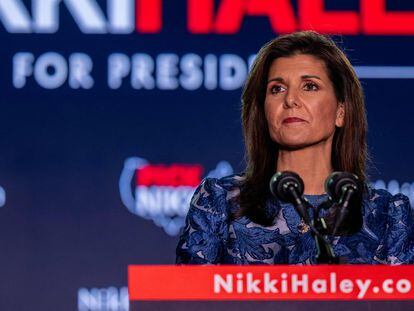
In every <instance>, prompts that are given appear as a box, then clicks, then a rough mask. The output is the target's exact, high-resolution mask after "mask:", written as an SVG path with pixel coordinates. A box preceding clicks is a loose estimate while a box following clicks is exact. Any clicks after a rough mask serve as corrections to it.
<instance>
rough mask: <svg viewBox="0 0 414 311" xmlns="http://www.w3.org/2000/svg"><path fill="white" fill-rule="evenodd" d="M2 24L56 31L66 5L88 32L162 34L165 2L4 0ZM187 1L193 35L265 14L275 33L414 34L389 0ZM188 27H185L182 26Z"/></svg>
mask: <svg viewBox="0 0 414 311" xmlns="http://www.w3.org/2000/svg"><path fill="white" fill-rule="evenodd" d="M3 2H4V5H0V23H2V24H3V26H4V27H5V29H6V30H7V31H8V32H10V33H55V32H57V31H58V29H59V28H60V15H59V10H60V6H61V5H62V6H63V5H64V6H66V9H67V11H68V12H69V14H70V15H71V16H72V17H73V19H74V21H75V23H76V24H77V25H78V27H79V29H80V31H81V32H83V33H86V34H107V33H112V34H126V33H133V32H137V33H143V34H158V33H160V32H161V31H162V29H163V26H164V25H163V24H164V15H165V12H163V1H162V0H124V1H119V0H107V1H106V2H107V5H106V6H107V12H106V14H105V12H104V10H102V8H101V7H100V6H99V5H98V2H97V0H90V1H78V0H65V1H64V2H63V3H62V4H61V3H60V1H43V0H32V5H31V7H32V14H31V15H32V16H31V15H30V13H29V9H28V7H26V6H25V5H24V2H22V1H21V0H3ZM297 3H298V5H297V12H296V13H297V14H295V11H294V8H293V6H292V3H291V1H290V0H221V1H215V0H187V30H188V32H190V33H192V34H219V35H220V34H236V33H238V32H239V31H240V29H241V26H242V23H243V21H244V20H245V19H246V18H249V17H251V16H263V17H264V18H267V19H268V20H269V24H270V27H271V29H272V30H273V32H275V33H278V34H280V33H289V32H292V31H297V30H307V29H313V30H316V31H318V32H321V33H329V34H349V35H357V34H366V35H413V34H414V12H413V11H389V10H387V8H386V0H360V1H359V10H355V11H351V10H335V11H332V10H326V9H325V1H324V0H298V1H297ZM183 30H184V29H183Z"/></svg>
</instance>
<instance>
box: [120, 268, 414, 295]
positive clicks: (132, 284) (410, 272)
mask: <svg viewBox="0 0 414 311" xmlns="http://www.w3.org/2000/svg"><path fill="white" fill-rule="evenodd" d="M413 287H414V266H411V265H410V266H408V265H405V266H385V265H384V266H383V265H337V266H336V265H330V266H329V265H318V266H287V265H286V266H284V265H278V266H129V268H128V289H129V299H130V300H132V301H146V300H414V288H413Z"/></svg>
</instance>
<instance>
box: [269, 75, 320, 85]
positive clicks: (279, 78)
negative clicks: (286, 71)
mask: <svg viewBox="0 0 414 311" xmlns="http://www.w3.org/2000/svg"><path fill="white" fill-rule="evenodd" d="M309 78H314V79H318V80H322V79H321V78H320V77H319V76H316V75H303V76H301V79H309ZM273 81H275V82H281V83H283V82H285V80H283V78H282V77H275V78H272V79H269V80H268V81H267V84H269V83H270V82H273Z"/></svg>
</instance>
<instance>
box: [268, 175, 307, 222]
mask: <svg viewBox="0 0 414 311" xmlns="http://www.w3.org/2000/svg"><path fill="white" fill-rule="evenodd" d="M269 186H270V192H271V193H272V194H273V196H275V197H276V198H277V199H279V200H280V201H282V202H285V203H291V204H293V206H294V207H295V209H296V211H297V213H298V214H299V216H301V217H302V218H303V220H304V221H305V223H306V224H308V225H310V224H311V222H310V218H309V214H308V211H307V207H308V205H309V204H308V203H307V202H306V201H305V199H304V198H303V191H304V184H303V180H302V178H300V176H299V175H298V174H296V173H294V172H290V171H284V172H277V173H276V174H274V175H273V176H272V178H271V179H270V184H269Z"/></svg>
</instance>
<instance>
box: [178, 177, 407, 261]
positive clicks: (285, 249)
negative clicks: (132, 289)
mask: <svg viewBox="0 0 414 311" xmlns="http://www.w3.org/2000/svg"><path fill="white" fill-rule="evenodd" d="M243 179H244V177H243V175H231V176H228V177H224V178H221V179H215V178H206V179H205V180H204V181H203V182H202V183H201V184H200V186H199V187H198V188H197V190H196V191H195V193H194V196H193V198H192V200H191V205H190V209H189V211H188V214H187V218H186V224H185V227H184V231H183V233H182V235H181V237H180V239H179V242H178V246H177V260H176V262H177V263H178V264H239V265H240V264H243V265H244V264H314V263H315V255H316V245H315V241H314V238H313V237H312V234H311V232H310V230H308V231H306V232H305V231H304V230H300V228H301V227H300V226H298V225H299V224H300V217H299V216H298V214H297V213H296V211H295V209H294V207H293V206H292V205H291V204H284V203H281V202H279V201H277V200H275V199H269V200H268V201H267V203H266V209H269V211H271V212H274V215H277V216H276V218H275V222H274V224H273V225H272V226H271V227H264V226H261V225H258V224H256V223H254V222H252V221H251V220H249V219H248V218H247V217H243V218H239V219H236V220H230V217H229V215H230V212H232V211H234V210H235V209H237V208H238V205H237V203H236V202H235V200H231V199H232V198H235V197H236V196H237V195H238V194H239V193H240V186H241V183H242V181H243ZM305 197H306V198H307V200H308V201H309V202H310V203H311V204H312V205H313V206H316V205H318V204H319V203H320V202H321V201H323V200H325V199H326V195H305ZM362 213H363V226H362V228H361V230H360V231H359V232H358V233H356V234H354V235H350V236H341V237H339V236H337V237H330V239H331V241H332V244H333V248H334V252H335V254H336V255H337V256H338V257H341V258H342V261H344V262H346V263H354V264H379V263H384V264H405V263H411V264H412V263H414V230H413V218H412V215H411V213H412V211H411V207H410V203H409V200H408V198H407V197H406V196H404V195H402V194H396V195H394V196H393V195H391V194H390V193H389V192H387V191H385V190H376V189H372V188H369V191H368V193H367V194H366V195H365V197H364V201H363V208H362ZM302 229H303V227H302Z"/></svg>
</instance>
